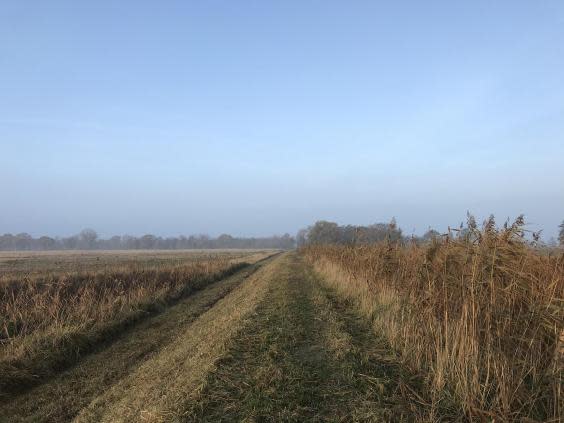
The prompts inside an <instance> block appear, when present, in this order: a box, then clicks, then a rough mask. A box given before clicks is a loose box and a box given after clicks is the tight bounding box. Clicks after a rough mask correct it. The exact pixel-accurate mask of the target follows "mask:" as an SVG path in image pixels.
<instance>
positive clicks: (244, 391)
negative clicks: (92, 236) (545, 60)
mask: <svg viewBox="0 0 564 423" xmlns="http://www.w3.org/2000/svg"><path fill="white" fill-rule="evenodd" d="M491 241H492V240H491V239H490V242H491ZM498 241H500V242H501V238H500V239H499V240H498ZM462 245H463V244H462V243H461V244H460V246H462ZM511 245H513V248H518V247H519V246H518V245H514V244H511ZM500 246H501V245H498V247H500ZM447 247H448V250H447V251H442V249H444V248H447ZM378 248H380V249H381V250H378ZM413 248H415V247H412V248H411V249H409V248H407V247H399V246H397V247H396V250H393V248H392V246H391V245H388V246H386V245H385V244H382V245H380V246H375V247H370V248H368V247H367V248H359V249H358V250H354V249H352V250H350V249H349V250H347V249H346V248H345V247H338V246H333V247H330V246H320V247H314V246H311V247H307V248H305V249H301V250H298V251H289V252H280V251H220V252H210V251H198V252H183V251H182V252H179V251H175V252H172V253H165V252H146V253H141V254H137V253H133V252H128V253H122V252H120V253H118V254H116V255H115V256H114V255H113V254H112V253H111V252H104V253H100V252H89V253H78V254H76V253H72V254H71V253H65V254H62V255H61V254H59V255H57V254H46V255H41V256H40V258H38V257H37V256H33V257H32V258H31V260H30V263H29V264H26V261H25V258H23V257H22V256H20V257H18V258H17V260H19V261H18V262H17V266H14V265H12V267H11V270H9V271H5V270H4V272H5V273H4V276H2V279H1V280H2V285H1V289H2V291H1V295H2V297H1V299H2V307H3V309H2V319H3V326H4V329H3V330H4V333H3V335H2V338H1V342H2V344H1V347H0V348H1V350H0V370H1V372H0V392H1V395H0V421H1V422H65V421H76V422H120V421H121V422H132V421H146V422H169V421H170V422H181V421H185V422H192V421H197V422H199V421H209V422H216V421H295V422H301V421H370V422H371V421H376V422H379V421H389V422H401V421H414V422H415V421H420V422H423V421H465V420H476V421H478V420H480V419H482V420H483V419H484V418H486V417H485V416H487V415H488V414H489V415H491V416H499V417H500V421H504V420H513V418H507V416H513V417H514V418H515V420H516V419H517V417H519V416H518V413H520V414H521V415H523V414H525V415H530V416H535V417H537V419H536V420H534V421H557V420H558V413H559V408H558V407H559V401H560V399H559V397H558V392H557V391H554V389H557V385H555V384H554V383H555V381H556V380H557V379H556V378H558V377H559V375H561V373H559V372H561V368H559V367H557V366H558V364H557V362H553V361H551V359H550V358H547V359H546V361H545V362H538V363H537V364H536V365H535V362H534V361H533V362H532V364H531V362H527V363H525V364H526V365H527V366H529V367H527V369H528V370H527V369H525V370H526V371H528V372H529V373H533V372H536V373H535V377H537V378H539V379H540V380H542V383H543V384H544V385H542V386H541V385H540V384H539V383H536V384H533V385H531V386H526V387H524V388H523V389H528V390H529V391H524V392H525V393H527V392H528V393H529V394H530V396H531V398H532V399H533V400H535V401H534V402H531V404H532V405H531V404H529V407H530V408H529V409H528V410H525V411H523V407H522V404H523V403H522V402H517V405H519V406H521V408H520V409H519V408H515V404H513V407H514V408H513V409H508V410H503V409H502V408H500V407H497V408H496V403H494V402H493V401H492V402H491V403H487V402H483V403H482V404H481V405H482V407H483V408H482V409H472V408H470V406H468V403H465V402H464V399H465V397H464V391H461V390H460V387H459V386H458V387H457V386H456V384H453V383H451V381H450V380H448V376H449V375H448V372H447V371H448V370H449V369H448V363H446V364H444V366H445V367H446V369H444V370H443V371H444V372H445V374H446V375H447V376H445V378H446V379H447V380H446V382H445V383H444V384H443V385H441V386H437V383H436V380H435V378H436V374H435V373H433V369H436V368H437V366H436V364H434V363H433V362H432V360H431V359H428V360H429V361H428V362H427V363H426V365H427V366H428V367H425V365H420V366H417V365H415V364H414V360H413V357H412V356H410V355H409V354H408V353H407V352H406V351H405V350H404V349H402V344H401V342H400V341H398V337H394V336H393V335H394V334H393V333H390V332H389V331H387V330H386V327H385V326H384V325H383V323H382V322H384V323H385V324H387V325H388V329H389V328H393V330H394V331H396V332H397V333H399V334H401V336H402V337H403V339H406V340H408V341H409V342H411V344H412V345H413V346H414V347H418V348H421V349H422V350H423V348H424V347H425V345H426V344H425V343H426V342H431V341H429V339H427V338H425V336H423V335H420V338H421V339H420V340H417V339H416V338H414V337H413V336H412V333H415V329H417V328H415V329H414V323H413V322H411V320H410V318H409V316H410V314H409V313H413V312H414V311H415V312H418V313H420V314H419V316H425V319H420V321H421V322H422V323H425V322H427V328H428V331H430V332H432V331H434V330H438V329H437V328H436V327H434V326H433V325H435V324H436V323H435V322H433V321H432V319H431V318H430V316H427V315H425V314H424V313H425V312H426V311H425V310H426V309H424V308H418V309H415V310H412V309H410V308H409V307H408V306H407V303H405V302H403V301H399V302H397V301H396V299H394V297H393V295H392V294H393V293H394V292H396V294H395V295H398V293H405V292H406V291H405V290H397V291H393V290H390V291H386V292H385V295H382V292H381V288H380V287H379V286H378V285H377V284H376V283H375V282H370V275H372V276H378V277H379V278H381V279H382V280H384V279H385V277H386V275H388V277H390V275H392V274H396V273H397V274H399V275H402V276H403V277H407V276H408V274H407V270H406V269H402V268H394V267H393V266H398V263H407V258H406V257H402V254H407V253H409V254H410V257H411V260H415V261H417V259H418V257H419V256H418V254H419V253H421V254H423V253H426V252H427V251H428V250H427V248H429V247H417V248H420V249H421V251H418V250H417V249H415V250H413ZM433 248H435V249H436V250H437V251H435V254H436V256H437V258H436V259H432V258H430V257H428V260H430V261H431V262H433V260H442V259H441V257H443V256H442V253H443V252H444V253H447V252H448V253H453V252H454V250H452V249H453V248H456V246H453V245H452V243H450V244H448V246H447V244H445V245H444V246H442V247H441V246H434V247H433ZM483 248H485V247H483ZM486 252H487V251H481V252H480V253H481V255H482V256H483V255H485V253H486ZM467 253H468V252H467ZM347 254H348V256H347ZM362 254H364V256H363V255H362ZM457 254H459V256H460V257H462V256H461V255H460V251H459V252H458V253H457ZM530 254H533V253H532V252H530V251H529V250H522V251H521V252H520V253H518V254H517V257H521V258H524V257H525V258H527V260H529V262H528V263H529V264H528V265H529V270H530V272H535V271H542V272H545V273H544V274H538V273H537V276H539V277H541V276H542V277H552V279H551V280H549V279H546V282H547V283H548V286H549V287H550V286H551V287H552V288H551V289H552V291H550V289H548V288H547V289H546V290H540V291H538V292H536V295H537V298H536V299H535V300H536V301H538V303H539V304H540V301H541V300H542V301H546V303H545V307H549V308H550V307H556V306H558V301H559V298H560V296H561V290H562V279H561V277H562V262H561V260H560V259H559V258H557V257H556V258H555V257H553V256H546V255H542V256H541V255H539V256H538V257H537V256H530ZM8 256H9V255H8ZM13 256H17V254H16V255H12V257H9V259H13ZM486 256H487V255H486ZM94 257H96V259H95V258H94ZM515 257H516V256H515V255H511V254H510V255H509V256H507V257H505V258H502V260H506V261H507V262H509V260H510V259H511V260H512V259H515ZM98 258H99V260H98ZM443 258H444V257H443ZM354 260H357V261H354ZM370 260H372V261H370ZM99 261H102V262H105V265H100V264H99ZM486 261H487V260H486ZM41 262H43V263H45V269H48V270H46V271H45V272H44V273H43V275H44V276H41V272H40V269H41V265H40V264H39V263H41ZM73 262H76V266H78V268H80V269H81V270H80V271H73V270H70V267H71V266H72V264H73ZM56 263H68V266H69V267H67V268H65V267H64V266H65V265H64V264H63V268H64V269H66V270H64V271H62V270H60V271H59V270H57V265H56ZM384 263H385V264H386V266H387V267H386V266H384V267H382V268H380V267H379V266H381V265H383V264H384ZM394 263H395V264H394ZM435 263H436V262H435ZM352 264H354V266H355V267H354V268H347V265H352ZM513 264H514V263H513ZM363 266H368V267H366V269H370V272H369V273H366V269H365V267H363ZM409 266H410V269H411V268H414V269H415V273H416V274H417V269H416V268H415V264H414V263H409ZM535 266H536V267H535ZM15 269H17V271H16V270H15ZM25 269H28V271H29V274H30V275H31V276H29V277H28V278H27V279H25V278H23V276H22V275H24V274H25ZM379 269H380V270H379ZM502 269H503V266H502ZM55 270H57V271H55ZM437 271H439V270H437ZM490 271H491V269H490ZM18 272H19V273H18ZM363 272H364V273H363ZM390 272H392V273H390ZM439 273H440V272H439ZM463 273H464V272H463ZM17 275H19V276H18V277H19V278H20V279H17V280H13V279H10V278H14V277H16V276H17ZM457 275H458V274H457V273H456V272H455V271H454V270H451V277H453V278H454V277H457ZM439 276H440V275H434V276H433V277H434V279H436V280H439V279H440V278H439ZM498 276H499V275H498ZM517 276H520V277H521V280H520V284H521V286H523V284H524V283H526V282H524V281H526V280H527V277H529V276H530V273H519V275H517ZM412 277H413V275H412ZM22 278H23V279H22ZM360 281H368V282H369V283H373V285H372V289H366V288H365V287H363V286H362V283H361V282H360ZM392 282H393V283H392ZM394 283H395V284H396V285H394ZM398 283H399V282H398V281H396V282H394V281H390V285H389V286H390V287H391V288H393V289H396V288H397V285H398ZM412 283H414V282H413V281H412ZM18 284H20V285H22V286H25V287H26V289H27V291H24V293H25V295H24V297H25V298H26V300H27V301H29V299H30V298H35V302H29V303H27V308H28V309H29V310H28V312H27V314H25V313H23V314H21V315H17V313H14V312H13V310H14V309H15V308H18V306H19V307H20V308H19V309H20V310H21V309H22V308H23V305H22V304H24V303H18V298H20V296H19V295H20V294H21V292H22V291H21V290H22V289H23V288H21V287H19V285H18ZM57 284H62V285H64V286H66V290H61V289H54V288H53V287H54V286H56V285H57ZM115 284H117V285H119V287H118V288H116V287H115ZM85 285H86V286H88V285H90V286H91V287H92V289H91V290H85V291H81V290H80V289H81V287H83V286H85ZM18 287H19V288H18ZM503 289H505V290H507V287H505V288H503ZM455 290H456V288H455ZM97 291H100V294H99V295H96V293H97ZM548 291H550V292H548ZM531 293H535V292H533V291H530V293H529V295H530V294H531ZM435 294H436V295H437V298H438V299H439V300H440V299H441V297H440V296H438V295H439V293H435ZM541 294H542V295H541ZM545 294H546V295H545ZM425 295H427V294H425ZM495 295H501V293H499V292H498V293H496V294H495ZM63 297H64V298H66V299H67V300H68V301H67V302H66V303H65V304H62V303H57V301H60V299H61V298H63ZM79 297H81V298H83V299H82V300H79ZM106 298H111V299H112V302H111V304H109V303H107V302H106V301H105V299H106ZM386 299H387V301H388V303H387V304H383V303H382V301H383V300H386ZM20 300H22V299H21V298H20ZM10 301H11V303H10ZM22 301H23V300H22ZM480 301H483V300H480ZM513 301H514V302H518V301H516V300H513ZM54 303H57V304H58V305H56V306H54V305H53V304H54ZM115 303H118V304H119V307H117V308H116V306H115ZM402 303H403V305H402V306H401V307H402V308H401V309H400V308H398V307H400V305H401V304H402ZM367 304H371V305H372V308H370V309H367ZM453 304H455V303H453ZM10 305H11V308H10ZM523 306H524V305H523V303H522V302H519V307H520V308H522V307H523ZM433 307H436V305H434V306H433ZM505 307H506V311H507V310H509V311H510V310H511V304H507V305H506V306H505ZM34 308H35V314H34V313H33V311H34ZM398 310H404V312H405V313H406V314H405V316H406V317H405V318H404V320H405V322H407V324H406V326H401V324H400V322H399V321H398V320H397V318H396V316H395V315H394V314H393V313H395V312H397V311H398ZM513 312H515V310H513ZM539 313H541V312H540V311H539ZM38 316H40V317H38ZM529 317H531V315H530V313H529ZM533 317H534V319H540V318H542V319H545V320H544V322H545V323H543V324H547V323H546V322H548V319H550V318H552V319H553V321H552V323H550V324H552V327H553V329H552V330H551V329H550V327H549V328H548V329H546V331H545V332H543V333H536V335H535V334H533V335H530V334H529V335H528V336H530V337H531V339H533V341H534V342H535V345H536V348H537V350H535V353H536V354H537V355H540V354H546V353H548V352H550V349H551V348H552V351H553V354H554V351H555V349H557V348H559V347H558V345H557V342H558V341H557V339H555V338H550V336H553V337H554V335H551V334H556V335H558V330H560V329H559V326H558V325H560V324H561V321H558V320H557V319H559V318H561V310H559V309H556V308H554V309H552V311H551V312H547V313H544V314H539V315H534V316H533ZM18 318H19V319H20V320H19V321H18ZM451 321H452V324H453V325H454V324H456V319H454V318H452V320H451ZM527 322H528V323H527V324H528V325H529V326H530V327H533V326H534V324H535V322H536V321H535V320H533V319H531V318H530V319H529V320H528V321H527ZM410 325H411V326H410ZM555 325H556V326H555ZM438 326H440V325H438ZM533 329H534V327H533ZM410 330H411V332H410ZM535 330H536V331H537V332H538V331H539V330H540V328H537V329H535ZM506 336H508V337H510V336H512V334H511V333H508V334H507V335H506ZM533 336H539V337H542V339H544V341H543V342H544V344H542V345H541V344H539V343H538V342H537V341H535V340H534V338H533ZM508 339H509V338H508ZM511 339H513V338H511ZM550 339H552V341H551V340H550ZM475 342H477V343H479V342H482V341H481V340H480V339H476V340H475ZM551 342H552V343H551ZM554 342H556V344H554ZM539 345H540V346H539ZM515 346H516V348H517V347H519V348H525V347H524V346H522V345H521V346H520V344H515ZM479 348H482V349H484V351H481V353H491V351H489V350H487V348H486V347H485V346H479ZM514 351H516V352H517V353H518V354H522V355H524V356H526V355H527V353H530V351H529V352H527V351H528V350H527V351H524V352H520V351H519V350H518V349H515V350H514ZM423 352H424V351H423ZM492 354H493V353H492ZM556 354H558V352H556ZM555 358H558V357H555ZM490 359H491V360H493V359H498V360H501V358H500V357H499V356H493V355H492V357H490ZM459 361H460V360H459ZM471 364H472V363H471ZM506 364H509V365H511V366H514V368H513V369H511V370H512V371H513V372H514V373H515V372H517V371H523V369H522V368H520V367H518V363H515V364H513V363H508V362H507V361H506ZM521 365H522V364H521ZM535 366H536V367H535ZM522 367H523V365H522ZM435 371H436V370H435ZM502 376H503V375H502ZM498 377H499V375H498ZM515 377H518V375H517V376H515ZM498 383H499V381H498ZM550 383H553V385H550ZM457 388H458V389H459V390H458V391H457ZM519 394H520V395H522V394H523V393H522V392H520V393H519ZM533 395H534V397H533ZM466 400H468V402H469V403H470V401H474V400H475V399H474V398H466ZM515 401H523V402H524V403H525V404H527V403H526V399H524V398H523V397H516V399H515ZM487 407H489V408H487ZM534 407H536V408H534ZM504 413H505V414H504ZM551 413H552V416H551ZM538 416H541V418H540V419H539V418H538ZM519 418H520V417H519ZM530 421H533V420H530Z"/></svg>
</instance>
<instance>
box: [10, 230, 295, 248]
mask: <svg viewBox="0 0 564 423" xmlns="http://www.w3.org/2000/svg"><path fill="white" fill-rule="evenodd" d="M294 246H295V238H294V237H292V236H290V235H289V234H284V235H282V236H271V237H261V238H240V237H233V236H231V235H227V234H223V235H220V236H218V237H217V238H212V237H210V236H208V235H191V236H188V237H186V236H179V237H167V238H164V237H160V236H155V235H151V234H147V235H143V236H140V237H135V236H130V235H123V236H113V237H111V238H108V239H102V238H100V237H99V236H98V234H97V233H96V231H94V230H92V229H84V230H83V231H81V232H80V233H79V234H77V235H73V236H70V237H64V238H59V237H56V238H52V237H49V236H41V237H39V238H33V237H32V236H31V235H29V234H27V233H20V234H17V235H12V234H4V235H1V236H0V250H3V251H14V250H161V249H162V250H179V249H217V248H252V249H262V248H275V249H285V250H286V249H291V248H294Z"/></svg>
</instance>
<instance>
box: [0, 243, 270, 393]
mask: <svg viewBox="0 0 564 423" xmlns="http://www.w3.org/2000/svg"><path fill="white" fill-rule="evenodd" d="M269 254H270V253H267V252H255V251H253V252H241V251H238V252H218V253H210V252H196V253H191V252H190V253H186V252H174V253H172V254H170V253H164V252H149V253H142V254H134V253H131V252H120V253H117V254H112V253H109V252H96V253H74V254H67V253H63V254H53V253H50V254H29V253H27V254H26V255H23V254H10V255H7V256H8V257H10V259H7V258H5V259H4V260H5V261H4V264H5V265H6V263H8V265H7V266H8V267H9V270H8V271H4V272H3V273H2V275H1V276H0V343H1V344H0V396H2V395H9V394H10V393H12V392H13V391H17V390H20V389H22V388H24V387H25V386H27V385H32V384H35V383H37V382H39V381H40V380H41V379H44V378H46V377H48V376H50V375H52V374H54V372H56V371H58V370H59V369H62V368H65V367H67V366H68V365H70V364H72V363H74V362H76V361H77V360H78V359H79V358H80V356H81V355H82V354H84V353H85V352H88V351H90V350H92V349H94V348H96V347H97V345H98V344H99V343H101V342H103V341H104V340H106V339H107V338H109V337H112V336H114V335H115V334H116V333H119V332H120V331H122V330H123V329H124V328H126V327H127V326H130V325H132V324H134V323H135V322H137V321H139V320H141V319H143V318H145V317H146V316H148V315H151V314H154V313H157V312H158V311H159V310H161V309H163V308H164V307H166V306H167V305H169V304H172V303H174V302H176V301H178V300H179V299H180V298H182V297H185V296H187V295H189V294H191V293H192V292H194V291H197V290H199V289H201V288H203V287H205V286H207V285H209V284H210V283H212V282H214V281H216V280H219V279H221V278H223V277H225V276H228V275H230V274H232V273H234V272H235V271H237V270H239V269H241V268H243V267H245V266H246V265H248V264H249V263H253V262H256V261H257V260H260V259H262V258H265V257H266V256H268V255H269ZM4 257H6V256H4ZM14 257H15V259H14ZM59 266H60V267H59ZM42 268H43V269H44V271H43V272H41V271H40V269H42Z"/></svg>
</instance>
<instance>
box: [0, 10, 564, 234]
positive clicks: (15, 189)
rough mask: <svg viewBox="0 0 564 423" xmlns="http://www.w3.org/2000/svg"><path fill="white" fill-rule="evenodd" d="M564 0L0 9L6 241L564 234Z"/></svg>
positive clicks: (0, 155)
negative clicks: (493, 229) (309, 233)
mask: <svg viewBox="0 0 564 423" xmlns="http://www.w3.org/2000/svg"><path fill="white" fill-rule="evenodd" d="M563 70H564V2H561V1H546V2H542V3H540V2H539V3H532V2H526V1H500V2H495V4H494V3H491V2H486V1H476V2H469V3H467V4H464V5H459V4H454V3H452V2H447V1H436V2H425V3H422V2H415V1H411V2H407V1H405V2H394V4H393V5H391V4H390V5H387V6H383V5H378V4H376V3H375V2H368V1H359V2H354V4H352V3H343V2H335V1H324V2H319V1H312V2H298V1H288V2H283V3H276V4H274V3H270V2H268V3H263V2H255V1H241V2H223V1H211V2H205V3H200V4H196V3H187V2H180V1H176V2H170V3H166V5H165V4H159V5H157V4H156V3H154V2H145V1H136V2H133V1H123V2H119V3H118V2H104V1H102V2H95V3H90V4H85V3H82V4H79V3H77V2H71V1H53V2H48V3H47V2H43V3H39V2H27V1H5V2H2V5H0V93H1V94H0V178H1V180H2V181H3V183H2V184H1V185H0V199H1V200H0V201H1V203H2V211H1V212H0V234H3V233H13V234H16V233H20V232H27V233H30V234H31V235H33V236H40V235H49V236H69V235H74V234H76V233H78V232H79V231H80V230H82V229H83V228H93V229H95V230H96V231H97V232H98V233H99V234H100V236H102V237H108V236H112V235H122V234H130V235H135V236H139V235H143V234H146V233H151V234H154V235H157V236H176V235H180V234H184V235H190V234H199V233H206V234H209V235H211V236H217V235H219V234H222V233H228V234H231V235H234V236H269V235H272V234H284V233H290V234H292V235H294V234H295V233H296V231H297V230H298V229H300V228H303V227H306V226H308V225H310V224H312V223H314V222H315V221H317V220H330V221H335V222H338V223H340V224H370V223H375V222H388V221H389V220H390V219H391V218H392V217H395V218H396V220H397V222H398V224H399V226H400V227H401V228H402V229H403V231H404V233H405V234H408V235H409V234H411V233H415V234H422V233H423V232H425V231H426V230H427V229H428V228H429V227H433V228H435V229H438V230H445V229H446V228H447V227H448V226H449V225H450V226H453V227H456V226H458V225H459V224H460V222H461V221H464V220H465V219H466V212H467V211H470V212H471V213H473V214H474V215H475V216H476V217H477V220H478V221H479V222H481V220H483V219H485V218H486V217H487V216H488V215H489V214H494V215H495V216H496V218H497V221H498V223H499V224H502V223H503V221H505V219H507V218H515V217H516V216H517V215H519V214H521V213H523V214H525V217H526V221H527V223H529V225H528V228H529V229H531V230H535V231H536V230H539V229H542V230H543V237H544V238H545V239H548V238H550V237H552V236H554V237H555V236H556V234H557V231H558V225H559V224H560V223H561V222H562V221H563V219H564V71H563Z"/></svg>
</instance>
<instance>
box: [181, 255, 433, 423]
mask: <svg viewBox="0 0 564 423" xmlns="http://www.w3.org/2000/svg"><path fill="white" fill-rule="evenodd" d="M277 281H278V283H276V284H271V285H270V287H269V292H268V294H267V296H266V297H265V299H264V300H263V302H262V303H261V305H260V306H259V307H258V309H257V312H256V314H255V316H254V318H253V319H252V321H251V322H250V323H249V324H248V325H247V326H246V327H245V329H244V330H243V331H242V332H241V333H240V334H239V336H238V337H237V339H236V340H235V342H234V343H233V344H232V345H231V348H230V349H229V351H228V352H227V354H225V355H224V357H223V358H222V359H221V360H220V362H219V363H218V364H217V368H216V370H215V371H214V372H212V373H210V375H209V376H208V377H207V380H206V383H205V385H204V387H203V389H202V390H201V391H200V392H199V394H198V395H197V396H195V397H194V398H192V401H191V402H190V403H189V404H188V405H187V408H186V410H185V412H184V413H183V415H182V416H181V417H180V418H179V420H183V421H209V422H217V421H248V422H252V421H256V422H260V421H295V422H301V421H312V422H315V421H394V422H400V421H413V420H414V419H415V418H416V417H417V416H418V415H419V414H420V413H421V410H422V407H421V404H420V403H419V402H421V401H420V400H419V399H418V395H419V394H417V391H418V389H417V387H418V386H419V383H418V381H417V380H414V379H413V378H410V376H409V374H408V373H407V372H405V371H404V370H403V368H402V366H401V365H400V364H398V362H397V360H396V358H395V356H394V355H393V354H392V353H391V352H390V350H389V348H388V347H387V345H386V344H385V342H384V341H383V340H381V339H378V338H376V337H375V335H374V334H373V331H372V330H371V327H370V325H369V324H368V323H367V322H366V321H364V320H363V319H361V318H360V317H359V316H358V314H356V312H355V311H354V308H352V307H351V306H350V305H349V304H347V303H345V302H343V301H342V300H339V299H338V298H337V297H336V296H335V295H334V294H333V293H332V292H331V291H330V290H328V289H327V288H326V287H325V286H324V285H323V284H322V283H321V282H320V280H319V279H318V278H316V277H315V275H314V274H313V273H312V271H311V270H310V269H309V268H308V267H307V266H306V265H305V264H304V263H303V262H302V260H301V259H300V258H299V257H298V256H297V255H296V254H292V255H290V256H289V257H288V265H287V266H285V267H284V268H283V269H282V271H281V274H280V275H279V277H278V279H277ZM419 417H421V415H419Z"/></svg>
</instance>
